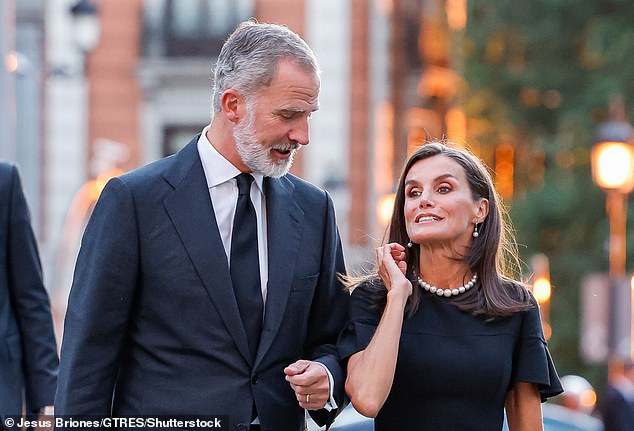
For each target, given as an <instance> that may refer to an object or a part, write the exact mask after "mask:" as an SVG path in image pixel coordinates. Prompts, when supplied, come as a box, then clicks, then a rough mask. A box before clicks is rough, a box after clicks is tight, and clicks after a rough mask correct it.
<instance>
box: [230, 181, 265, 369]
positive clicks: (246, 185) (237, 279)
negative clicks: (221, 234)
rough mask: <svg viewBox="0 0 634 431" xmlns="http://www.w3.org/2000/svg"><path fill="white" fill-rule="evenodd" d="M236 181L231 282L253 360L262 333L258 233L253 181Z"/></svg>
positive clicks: (262, 306)
mask: <svg viewBox="0 0 634 431" xmlns="http://www.w3.org/2000/svg"><path fill="white" fill-rule="evenodd" d="M236 180H237V181H238V202H237V204H236V214H235V216H234V218H233V234H232V237H231V262H230V265H231V268H230V271H231V281H232V282H233V291H234V294H235V295H236V300H237V302H238V309H239V310H240V316H241V318H242V323H243V325H244V329H245V331H246V333H247V339H248V340H249V350H250V352H251V358H252V359H253V360H255V356H256V353H257V351H258V345H259V344H260V333H261V332H262V313H263V310H264V302H263V300H262V289H261V287H260V261H259V259H258V229H257V221H256V217H255V208H253V203H251V183H252V182H253V177H252V176H251V175H250V174H245V173H242V174H240V175H238V176H237V177H236Z"/></svg>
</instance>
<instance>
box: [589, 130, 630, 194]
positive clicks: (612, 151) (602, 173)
mask: <svg viewBox="0 0 634 431" xmlns="http://www.w3.org/2000/svg"><path fill="white" fill-rule="evenodd" d="M592 162H593V163H592V177H593V178H594V180H595V182H596V183H597V185H598V186H599V187H601V188H603V189H611V190H619V191H621V192H623V193H629V192H631V191H632V188H634V149H633V148H632V146H631V145H628V144H626V143H623V142H601V143H599V144H597V145H596V146H595V147H594V148H593V149H592Z"/></svg>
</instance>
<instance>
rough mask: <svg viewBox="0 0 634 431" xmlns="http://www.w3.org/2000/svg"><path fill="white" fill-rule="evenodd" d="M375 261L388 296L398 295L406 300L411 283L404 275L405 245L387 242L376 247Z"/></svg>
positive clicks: (405, 264)
mask: <svg viewBox="0 0 634 431" xmlns="http://www.w3.org/2000/svg"><path fill="white" fill-rule="evenodd" d="M376 262H377V267H378V272H379V276H380V277H381V280H383V283H384V284H385V287H386V288H387V291H388V297H390V296H394V295H396V296H399V297H400V298H401V299H405V300H407V298H408V297H409V296H410V295H411V294H412V283H411V282H410V281H409V280H408V279H407V277H405V274H406V272H407V262H406V261H405V247H403V246H402V245H400V244H397V243H394V242H393V243H389V244H385V245H384V246H381V247H378V248H377V249H376Z"/></svg>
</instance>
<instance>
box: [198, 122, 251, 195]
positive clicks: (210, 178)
mask: <svg viewBox="0 0 634 431" xmlns="http://www.w3.org/2000/svg"><path fill="white" fill-rule="evenodd" d="M209 127H210V125H207V126H206V127H205V128H204V129H203V131H202V133H201V134H200V138H198V143H197V145H198V154H199V155H200V160H201V162H202V164H203V170H204V171H205V178H206V180H207V187H208V188H210V189H211V188H213V187H216V186H217V185H220V184H222V183H225V182H227V181H229V180H231V179H233V178H235V177H236V176H237V175H238V174H240V169H238V168H236V167H235V166H234V165H233V164H232V163H231V162H230V161H229V160H227V159H225V158H224V157H223V156H222V154H220V153H219V152H218V150H216V148H215V147H214V146H213V145H212V144H211V142H209V140H208V139H207V130H209ZM251 175H253V178H254V180H255V183H256V184H257V186H258V189H260V193H262V194H264V187H263V182H264V175H262V174H256V173H251Z"/></svg>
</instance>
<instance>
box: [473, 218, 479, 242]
mask: <svg viewBox="0 0 634 431" xmlns="http://www.w3.org/2000/svg"><path fill="white" fill-rule="evenodd" d="M474 225H475V226H474V228H473V237H474V238H477V237H478V236H479V235H480V232H478V222H477V221H476V222H474Z"/></svg>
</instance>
